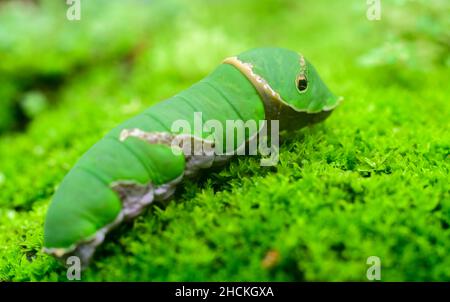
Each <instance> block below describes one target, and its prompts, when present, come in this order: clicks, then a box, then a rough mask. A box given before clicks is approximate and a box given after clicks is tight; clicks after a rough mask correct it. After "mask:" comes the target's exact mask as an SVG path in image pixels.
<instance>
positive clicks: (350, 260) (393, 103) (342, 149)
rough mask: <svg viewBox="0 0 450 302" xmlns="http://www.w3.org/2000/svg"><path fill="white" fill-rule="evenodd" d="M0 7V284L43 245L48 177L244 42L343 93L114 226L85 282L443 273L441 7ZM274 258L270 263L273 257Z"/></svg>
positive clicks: (53, 276)
mask: <svg viewBox="0 0 450 302" xmlns="http://www.w3.org/2000/svg"><path fill="white" fill-rule="evenodd" d="M381 3H382V7H381V9H382V10H381V20H379V21H370V20H368V18H367V17H366V11H367V9H368V7H367V4H366V1H365V0H351V1H350V0H345V1H344V0H342V1H325V0H321V1H317V0H315V1H314V0H298V1H294V0H278V1H275V0H257V1H256V0H255V1H237V0H227V1H225V0H211V1H195V0H194V1H193V0H184V1H183V0H130V1H119V0H116V1H107V0H96V1H86V0H81V20H79V21H69V20H67V18H66V10H67V5H66V4H65V1H54V0H34V1H31V0H29V1H0V280H15V281H25V280H61V281H64V280H66V273H65V270H64V268H63V267H62V266H60V265H59V264H58V263H57V262H56V261H55V260H54V259H52V258H51V257H49V256H47V255H44V254H43V253H42V252H41V248H42V242H43V238H42V228H43V221H44V216H45V212H46V209H47V206H48V204H49V202H50V200H51V196H52V195H53V193H54V191H55V189H56V188H57V186H58V184H59V183H60V181H61V180H62V178H63V176H64V175H65V174H66V173H67V172H68V170H69V169H70V167H71V166H72V165H73V164H74V163H75V161H76V160H77V158H79V156H81V155H82V154H83V153H84V152H85V151H86V150H87V149H88V148H89V147H90V146H91V145H92V144H93V143H95V142H96V141H97V140H98V139H100V138H101V137H102V136H103V135H104V134H105V133H106V132H107V131H108V130H110V129H111V128H112V127H113V126H115V125H117V124H118V123H120V122H122V121H124V120H125V119H127V118H129V117H131V116H133V115H135V114H137V113H139V112H140V111H142V110H144V109H145V108H147V107H148V106H150V105H151V104H154V103H156V102H158V101H161V100H163V99H165V98H168V97H170V96H171V95H174V94H176V93H177V92H178V91H180V90H182V89H185V88H187V87H189V86H190V85H192V84H193V83H195V82H196V81H198V80H199V79H201V78H202V77H204V76H206V75H207V74H208V73H209V72H210V71H212V70H213V68H214V67H215V66H217V65H218V64H219V63H220V62H221V61H222V59H223V58H225V57H228V56H230V55H234V54H237V53H239V52H241V51H244V50H247V49H249V48H253V47H261V46H279V47H285V48H290V49H293V50H297V51H299V52H301V53H303V54H304V55H305V56H306V57H307V58H308V59H309V60H310V61H311V62H312V63H313V64H314V65H315V67H316V68H317V70H318V71H319V74H320V75H321V76H322V78H323V79H324V81H325V82H326V83H327V84H328V85H329V87H330V89H331V90H332V91H333V92H334V93H335V94H337V95H343V96H345V102H344V103H343V104H342V106H340V108H338V109H337V110H336V112H334V113H333V114H332V116H331V117H330V118H329V119H328V120H327V121H326V122H325V123H324V124H321V125H317V126H314V127H312V128H308V129H304V130H301V131H299V132H298V133H295V134H292V136H291V137H290V138H289V139H287V140H285V141H284V142H283V144H282V146H281V162H280V164H279V165H278V166H277V167H275V168H264V167H259V160H258V159H257V158H254V157H249V158H238V159H234V160H233V161H232V163H231V164H230V165H229V166H227V167H226V168H225V169H224V170H223V171H220V172H219V171H214V172H212V173H209V174H207V175H205V176H203V177H202V178H200V179H199V180H197V181H190V182H186V183H185V184H184V186H183V187H182V188H181V189H180V190H179V192H178V193H177V195H176V197H175V200H174V201H172V202H171V203H170V204H169V205H156V206H154V207H152V208H151V209H149V210H148V211H147V212H146V213H145V214H144V215H142V216H141V217H139V218H138V219H136V220H135V221H134V222H132V223H129V224H127V225H124V226H121V227H120V228H118V229H117V230H116V231H115V232H114V233H113V234H112V235H111V236H109V237H108V240H107V242H106V244H105V245H104V246H102V248H101V249H100V250H99V251H98V253H97V255H96V258H95V259H94V262H93V263H92V266H91V267H90V268H89V269H88V270H87V271H86V272H83V274H82V280H97V281H100V280H163V281H165V280H170V281H178V280H180V281H184V280H187V281H198V280H211V281H216V280H236V281H237V280H278V281H283V280H286V281H292V280H297V281H302V280H308V281H315V280H330V281H335V280H361V281H364V280H367V279H366V270H367V268H368V265H367V264H366V259H367V258H368V257H369V256H379V257H380V259H381V264H382V280H385V281H401V280H446V281H450V258H449V255H448V254H449V253H448V252H449V250H450V230H449V225H450V192H449V191H450V188H449V177H448V170H449V159H450V158H449V153H450V152H449V150H450V134H449V133H450V131H449V130H450V129H449V128H450V127H449V117H450V112H449V109H450V104H449V99H448V98H449V92H450V88H449V85H448V80H449V67H450V52H449V47H450V30H449V29H450V24H449V22H450V21H449V20H450V19H449V18H448V16H449V13H450V7H449V2H448V1H445V0H433V1H425V0H416V1H406V0H397V1H394V0H390V1H388V0H384V1H381ZM269 258H270V259H271V260H270V259H269Z"/></svg>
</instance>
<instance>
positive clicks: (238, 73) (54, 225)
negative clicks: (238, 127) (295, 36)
mask: <svg viewBox="0 0 450 302" xmlns="http://www.w3.org/2000/svg"><path fill="white" fill-rule="evenodd" d="M340 100H341V98H338V97H335V96H334V95H333V94H332V93H331V92H330V91H329V89H328V88H327V87H326V86H325V84H324V83H323V82H322V80H321V79H320V78H319V76H318V74H317V72H316V70H315V69H314V67H313V66H312V65H311V64H310V63H309V62H308V61H306V59H305V58H304V57H303V56H302V55H300V54H298V53H296V52H293V51H290V50H286V49H282V48H258V49H253V50H250V51H247V52H244V53H242V54H240V55H238V56H237V57H231V58H228V59H226V60H225V61H224V62H223V63H222V64H221V65H219V66H218V67H217V68H216V69H215V70H214V71H213V72H212V73H211V74H210V75H208V76H207V77H206V78H204V79H203V80H201V81H200V82H198V83H196V84H194V85H193V86H191V87H190V88H189V89H186V90H184V91H182V92H180V93H179V94H177V95H175V96H173V97H171V98H169V99H167V100H165V101H164V102H161V103H158V104H156V105H154V106H152V107H150V108H148V109H147V110H146V111H144V112H143V113H141V114H140V115H138V116H136V117H134V118H131V119H129V120H127V121H125V122H124V123H123V124H121V125H120V126H118V127H116V128H115V129H113V130H112V131H111V132H109V133H108V134H107V135H106V136H105V137H104V138H102V139H101V140H100V141H99V142H98V143H96V144H95V145H94V146H93V147H92V148H91V149H90V150H89V151H87V152H86V153H85V154H84V155H83V156H82V157H81V159H80V160H79V161H78V162H77V163H76V164H75V166H74V167H73V168H72V170H71V171H70V172H69V173H68V174H67V175H66V177H65V178H64V180H63V181H62V183H61V185H60V186H59V188H58V190H57V192H56V193H55V196H54V198H53V201H52V203H51V204H50V207H49V209H48V212H47V217H46V221H45V228H44V229H45V230H44V231H45V235H44V246H45V247H44V251H45V252H46V253H48V254H51V255H54V256H55V257H57V258H60V259H66V258H67V257H68V256H71V255H76V256H79V257H80V258H81V259H82V261H83V263H86V262H88V260H89V259H90V258H91V256H92V255H93V253H94V251H95V249H96V247H97V246H98V245H99V244H101V243H102V242H103V240H104V237H105V235H106V234H107V233H108V232H109V231H110V230H111V229H112V228H113V227H115V226H116V225H118V224H119V223H121V222H122V221H124V220H125V219H130V218H133V217H135V216H136V215H138V214H139V213H140V212H142V210H143V209H144V208H145V207H146V206H148V205H149V204H150V203H152V202H153V201H155V200H166V199H168V198H170V197H171V195H172V194H173V192H174V190H175V187H176V185H177V184H178V183H179V182H180V181H181V179H182V178H183V177H184V176H190V175H195V174H196V173H197V172H198V171H199V170H200V169H204V168H208V167H211V166H212V165H213V164H216V163H218V162H224V161H226V160H227V159H228V158H229V156H223V155H217V154H214V153H211V152H209V153H206V152H203V153H201V154H200V155H196V154H194V155H192V154H191V153H190V152H189V151H192V145H191V146H188V145H189V144H187V143H186V142H189V141H190V142H193V143H194V145H195V143H198V142H200V146H201V147H203V148H205V147H207V146H208V144H209V147H211V146H213V145H214V143H212V142H211V140H209V139H207V135H210V134H211V133H209V134H208V133H206V134H205V133H202V134H201V135H200V137H199V135H198V134H196V135H194V133H192V132H191V133H189V131H188V133H186V131H185V132H184V133H183V131H179V132H178V133H175V132H174V131H172V125H173V123H174V122H175V121H177V120H185V121H187V123H188V124H191V125H193V124H194V118H193V113H194V112H201V113H202V119H205V120H217V121H220V122H223V123H225V122H226V121H227V120H241V121H244V122H246V121H252V120H254V121H262V120H266V121H279V127H280V130H293V129H300V128H301V127H304V126H306V125H309V124H313V123H316V122H319V121H322V120H324V119H325V118H326V117H327V116H328V115H329V114H330V113H331V111H332V110H333V109H334V108H335V107H336V106H337V105H338V104H339V102H340ZM261 130H262V127H261V126H259V127H258V128H257V129H253V130H250V131H248V132H247V133H246V134H245V136H244V137H241V138H238V139H236V140H235V141H234V143H233V144H232V145H231V149H233V150H230V147H228V149H227V148H224V151H225V153H226V154H231V153H232V151H236V150H237V149H238V148H241V147H242V146H243V145H245V144H246V143H248V142H249V141H250V140H252V139H253V138H255V137H256V136H257V134H258V133H259V132H260V131H261ZM224 131H225V130H224ZM219 134H220V135H222V137H225V136H227V133H225V132H224V133H215V135H219ZM228 134H229V133H228ZM180 138H183V139H180ZM186 138H188V140H186ZM177 139H178V140H177ZM174 142H175V143H174ZM174 145H175V146H178V147H179V150H180V152H178V153H177V152H174V148H173V146H174ZM186 146H188V147H186ZM175 149H176V148H175ZM230 151H231V152H230Z"/></svg>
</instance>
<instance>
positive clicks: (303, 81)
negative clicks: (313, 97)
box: [297, 75, 308, 92]
mask: <svg viewBox="0 0 450 302" xmlns="http://www.w3.org/2000/svg"><path fill="white" fill-rule="evenodd" d="M307 88H308V79H307V78H306V76H304V75H301V76H299V77H298V78H297V89H298V91H300V92H305V91H306V89H307Z"/></svg>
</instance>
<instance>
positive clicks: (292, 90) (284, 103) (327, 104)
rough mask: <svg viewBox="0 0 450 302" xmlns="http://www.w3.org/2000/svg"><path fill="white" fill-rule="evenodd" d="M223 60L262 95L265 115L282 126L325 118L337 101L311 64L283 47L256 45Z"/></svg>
mask: <svg viewBox="0 0 450 302" xmlns="http://www.w3.org/2000/svg"><path fill="white" fill-rule="evenodd" d="M224 63H228V64H232V65H234V66H235V67H237V68H238V69H239V70H240V71H241V72H242V73H243V74H244V75H245V76H246V77H247V78H248V79H249V80H250V81H251V82H252V84H253V85H254V86H255V88H256V89H257V90H258V92H259V94H260V95H261V97H262V99H263V101H264V105H265V110H266V118H268V119H272V120H273V119H277V120H279V121H280V126H281V127H282V128H284V129H298V128H301V127H303V126H305V125H307V124H311V123H315V122H318V121H321V120H323V119H324V118H326V117H327V116H328V115H329V114H330V113H331V111H332V110H333V109H334V108H335V107H336V106H337V105H338V104H339V103H340V101H341V100H342V97H336V96H335V95H334V94H333V93H332V92H331V91H330V90H329V89H328V87H327V86H326V85H325V83H324V82H323V81H322V79H321V78H320V77H319V75H318V73H317V71H316V70H315V68H314V67H313V66H312V64H311V63H310V62H309V61H308V60H306V59H305V58H304V57H303V56H302V55H301V54H298V53H297V52H294V51H291V50H287V49H283V48H256V49H253V50H250V51H247V52H244V53H241V54H240V55H238V56H237V57H232V58H229V59H226V60H225V62H224Z"/></svg>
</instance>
